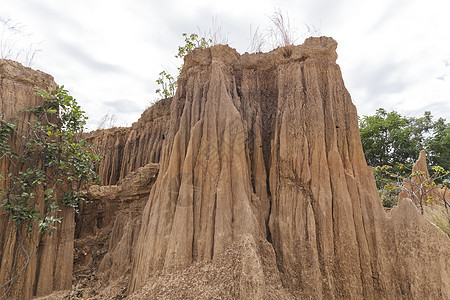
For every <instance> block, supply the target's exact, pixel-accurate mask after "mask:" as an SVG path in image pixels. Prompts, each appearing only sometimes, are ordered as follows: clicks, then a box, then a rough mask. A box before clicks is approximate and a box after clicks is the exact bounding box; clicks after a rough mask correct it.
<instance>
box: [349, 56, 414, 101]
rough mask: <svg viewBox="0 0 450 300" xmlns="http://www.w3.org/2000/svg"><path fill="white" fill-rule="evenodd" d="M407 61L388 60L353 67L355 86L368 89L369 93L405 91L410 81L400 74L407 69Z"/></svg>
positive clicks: (382, 93)
mask: <svg viewBox="0 0 450 300" xmlns="http://www.w3.org/2000/svg"><path fill="white" fill-rule="evenodd" d="M406 67H407V66H406V63H394V62H389V61H386V62H384V63H383V64H380V65H371V64H370V63H365V64H364V65H359V66H357V67H356V68H354V69H353V72H352V73H353V74H352V76H351V82H352V85H353V86H354V87H355V88H358V89H363V90H366V91H367V93H368V94H369V95H374V96H375V95H376V96H380V95H385V94H396V93H400V92H402V91H404V90H405V89H406V88H407V87H408V85H410V84H414V83H412V82H408V81H407V79H405V77H404V76H399V74H401V73H402V72H405V70H406Z"/></svg>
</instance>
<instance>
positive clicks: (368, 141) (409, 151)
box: [359, 108, 450, 171]
mask: <svg viewBox="0 0 450 300" xmlns="http://www.w3.org/2000/svg"><path fill="white" fill-rule="evenodd" d="M359 129H360V134H361V143H362V146H363V150H364V155H365V157H366V160H367V163H368V164H369V165H370V166H372V167H376V166H383V165H390V166H393V167H395V166H397V165H399V164H402V165H404V166H405V167H406V168H405V169H404V170H405V171H407V170H408V169H410V168H411V167H412V165H413V163H414V161H415V160H416V159H417V157H418V156H419V153H420V150H426V151H427V155H428V159H429V160H430V161H431V162H432V165H440V166H441V167H444V169H450V168H449V167H450V166H449V158H450V157H449V156H450V154H449V153H450V125H449V124H448V123H445V119H442V118H440V119H438V120H437V121H433V116H432V115H431V113H430V112H428V111H427V112H425V113H424V115H423V117H418V118H417V117H404V116H402V115H400V114H399V113H397V112H396V111H391V112H386V110H384V109H383V108H379V109H378V110H377V111H376V113H375V115H373V116H363V117H362V118H360V120H359ZM397 171H398V170H397Z"/></svg>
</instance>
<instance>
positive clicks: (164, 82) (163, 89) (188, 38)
mask: <svg viewBox="0 0 450 300" xmlns="http://www.w3.org/2000/svg"><path fill="white" fill-rule="evenodd" d="M183 38H184V43H185V44H184V45H183V46H179V47H178V54H177V55H175V57H176V58H180V59H184V57H185V56H186V55H187V54H188V53H189V52H191V51H192V50H194V49H195V48H208V47H210V46H211V45H212V39H207V38H205V37H199V35H198V34H196V33H191V34H190V35H188V34H187V33H183ZM182 68H183V64H181V66H179V67H178V68H177V70H178V75H177V76H176V77H174V76H172V75H170V73H168V72H167V71H165V70H164V71H162V72H160V73H159V78H158V79H157V80H156V83H157V84H158V86H159V88H158V89H157V90H156V93H158V94H159V95H160V97H161V98H169V97H173V96H175V91H176V89H177V79H178V76H180V73H181V69H182Z"/></svg>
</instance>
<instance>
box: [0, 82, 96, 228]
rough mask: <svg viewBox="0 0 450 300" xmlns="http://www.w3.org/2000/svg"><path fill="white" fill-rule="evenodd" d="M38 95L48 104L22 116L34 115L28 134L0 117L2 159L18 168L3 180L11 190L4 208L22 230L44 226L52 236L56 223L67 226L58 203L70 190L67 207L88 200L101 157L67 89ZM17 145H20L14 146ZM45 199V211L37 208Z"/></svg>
mask: <svg viewBox="0 0 450 300" xmlns="http://www.w3.org/2000/svg"><path fill="white" fill-rule="evenodd" d="M38 93H39V94H40V95H41V96H42V97H43V98H44V103H43V105H38V106H36V107H33V108H28V109H24V110H23V111H22V112H21V113H22V114H28V115H33V116H34V117H32V118H24V119H25V120H26V119H30V120H33V121H28V128H27V129H26V131H24V132H21V131H19V130H18V129H17V126H16V124H15V123H14V122H13V121H14V120H17V117H9V120H6V119H5V118H4V117H3V116H1V115H0V117H1V120H0V125H1V127H0V159H1V160H5V161H6V162H7V163H9V165H10V166H14V167H12V168H10V170H11V171H10V172H9V173H8V174H6V176H5V177H3V176H2V177H0V181H4V186H6V190H5V191H3V190H1V191H0V193H1V196H2V198H0V199H1V204H0V207H1V208H2V210H3V211H4V212H6V213H7V214H8V215H9V217H10V218H11V219H12V220H14V221H15V222H16V223H17V224H18V225H20V226H22V225H26V226H27V227H28V229H29V230H30V231H31V230H32V229H33V225H34V224H35V223H38V224H39V225H38V228H39V231H48V232H49V234H50V233H51V232H52V230H53V229H55V228H56V227H55V223H58V222H61V218H60V217H57V213H58V212H59V211H61V209H60V207H59V206H58V204H57V199H58V198H60V197H61V193H62V192H63V191H65V194H64V196H63V197H62V203H63V204H64V205H67V206H70V207H74V208H75V209H76V208H77V207H78V203H79V201H82V200H84V195H83V194H81V193H80V188H81V186H82V184H83V183H86V182H89V181H98V180H99V178H98V175H97V174H96V172H95V165H96V164H97V163H98V162H99V160H100V157H99V156H97V154H96V153H95V152H96V151H95V150H96V149H95V147H94V145H93V144H91V143H90V142H88V141H86V140H85V139H84V138H83V135H82V133H83V130H84V126H85V125H86V119H87V117H86V116H85V113H84V111H82V110H81V108H80V107H79V106H78V104H77V102H76V100H75V99H74V98H73V97H72V96H70V95H69V93H68V91H67V90H65V89H64V86H62V87H60V88H59V89H56V90H54V91H52V92H50V93H48V92H46V91H39V92H38ZM13 143H14V144H15V145H20V146H19V147H11V145H12V144H13ZM13 148H17V149H13ZM5 165H7V164H5ZM41 197H43V198H44V202H45V206H44V210H43V211H39V210H38V207H37V205H36V200H37V199H38V198H41Z"/></svg>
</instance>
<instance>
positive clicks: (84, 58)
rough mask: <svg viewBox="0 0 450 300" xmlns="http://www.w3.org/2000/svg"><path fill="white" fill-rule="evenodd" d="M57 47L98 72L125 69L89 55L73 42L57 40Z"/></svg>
mask: <svg viewBox="0 0 450 300" xmlns="http://www.w3.org/2000/svg"><path fill="white" fill-rule="evenodd" d="M57 47H58V48H59V50H61V51H62V52H63V53H66V54H69V55H70V56H72V58H73V61H76V62H78V63H80V64H81V65H83V66H85V67H86V68H88V69H95V70H96V71H100V72H115V73H120V72H125V70H124V69H123V68H121V67H119V66H117V65H113V64H110V63H105V62H102V61H100V60H98V59H96V58H95V57H93V56H92V55H90V54H89V53H88V52H87V51H86V50H85V49H83V48H82V47H80V46H79V45H78V44H76V43H73V42H66V41H63V40H58V41H57Z"/></svg>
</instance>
